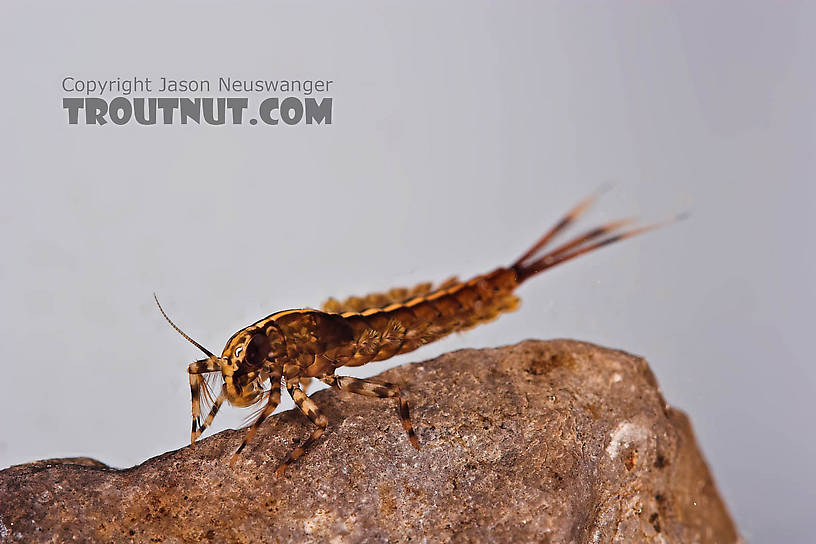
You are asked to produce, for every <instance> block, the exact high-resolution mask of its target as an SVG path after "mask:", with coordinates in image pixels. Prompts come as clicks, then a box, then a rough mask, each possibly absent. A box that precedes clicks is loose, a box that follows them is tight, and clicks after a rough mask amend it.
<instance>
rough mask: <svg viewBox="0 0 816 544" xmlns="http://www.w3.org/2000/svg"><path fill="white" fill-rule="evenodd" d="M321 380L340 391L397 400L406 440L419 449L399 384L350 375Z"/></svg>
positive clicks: (406, 403) (406, 402)
mask: <svg viewBox="0 0 816 544" xmlns="http://www.w3.org/2000/svg"><path fill="white" fill-rule="evenodd" d="M321 381H322V382H324V383H327V384H329V385H331V386H332V387H336V388H338V389H340V390H341V391H348V392H349V393H357V394H358V395H364V396H366V397H378V398H393V399H395V400H396V401H397V411H398V413H399V418H400V421H401V422H402V428H403V429H405V432H406V433H408V440H410V441H411V445H412V446H413V447H415V448H416V449H419V439H418V438H417V435H416V433H415V432H414V426H413V425H412V424H411V414H410V413H409V411H408V401H407V400H405V397H404V396H403V395H402V391H401V390H400V388H399V386H398V385H396V384H393V383H389V382H384V383H378V382H374V381H370V380H361V379H359V378H352V377H351V376H329V377H327V378H321Z"/></svg>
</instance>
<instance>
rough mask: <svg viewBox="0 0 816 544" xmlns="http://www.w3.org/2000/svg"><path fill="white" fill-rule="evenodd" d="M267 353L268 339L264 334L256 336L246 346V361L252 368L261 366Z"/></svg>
mask: <svg viewBox="0 0 816 544" xmlns="http://www.w3.org/2000/svg"><path fill="white" fill-rule="evenodd" d="M268 353H269V338H268V337H267V336H266V335H265V334H256V335H254V336H253V337H252V340H250V341H249V344H247V349H246V361H247V363H249V364H250V365H252V366H261V364H262V363H263V361H264V359H266V356H267V354H268Z"/></svg>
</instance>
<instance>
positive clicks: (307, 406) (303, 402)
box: [275, 379, 329, 476]
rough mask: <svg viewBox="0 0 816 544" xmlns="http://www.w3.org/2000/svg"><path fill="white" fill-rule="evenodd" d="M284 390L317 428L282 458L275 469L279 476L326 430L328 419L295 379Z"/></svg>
mask: <svg viewBox="0 0 816 544" xmlns="http://www.w3.org/2000/svg"><path fill="white" fill-rule="evenodd" d="M286 390H287V391H289V394H290V395H292V400H294V401H295V404H296V405H297V407H298V408H299V409H300V411H301V412H303V413H304V414H305V415H306V417H308V418H309V419H310V420H311V422H312V423H314V424H315V425H317V429H315V430H314V432H312V434H311V436H310V437H309V438H307V439H306V440H305V441H304V442H303V443H302V444H301V445H300V446H298V447H297V448H295V449H294V450H292V452H291V453H289V455H287V456H286V459H284V460H283V462H282V463H281V464H280V466H279V467H278V468H277V470H276V471H275V474H277V475H278V476H281V475H282V474H283V473H284V471H285V470H286V467H288V466H289V465H291V464H292V463H294V462H295V461H297V460H298V458H300V457H301V456H302V455H303V454H304V453H306V451H308V449H309V448H310V447H311V446H312V444H314V442H315V440H317V439H318V438H320V437H321V436H323V433H324V432H325V431H326V426H327V425H328V424H329V420H328V419H327V418H326V416H325V415H323V414H322V413H321V412H320V408H318V406H317V404H315V403H314V401H313V400H312V399H310V398H309V397H308V396H307V395H306V393H304V392H303V389H302V388H301V387H300V384H298V380H297V379H293V380H292V382H291V383H287V384H286Z"/></svg>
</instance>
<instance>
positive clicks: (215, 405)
mask: <svg viewBox="0 0 816 544" xmlns="http://www.w3.org/2000/svg"><path fill="white" fill-rule="evenodd" d="M226 398H227V388H226V386H223V385H222V386H221V392H220V393H218V397H216V399H215V402H213V405H212V408H211V409H210V413H209V414H207V417H206V418H204V423H202V424H201V425H200V426H199V427H198V430H197V431H193V435H192V437H191V442H192V444H195V441H196V440H198V437H199V436H201V434H202V433H203V432H204V429H206V428H207V427H209V426H210V424H211V423H212V422H213V419H215V415H216V414H217V413H218V410H219V409H220V408H221V405H222V404H223V403H224V399H226ZM192 444H191V445H192Z"/></svg>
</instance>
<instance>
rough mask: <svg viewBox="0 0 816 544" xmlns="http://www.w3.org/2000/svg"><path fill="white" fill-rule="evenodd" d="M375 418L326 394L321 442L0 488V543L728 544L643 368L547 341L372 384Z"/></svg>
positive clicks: (703, 477) (718, 514)
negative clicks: (378, 394) (380, 395)
mask: <svg viewBox="0 0 816 544" xmlns="http://www.w3.org/2000/svg"><path fill="white" fill-rule="evenodd" d="M378 378H380V379H384V380H388V381H392V382H395V383H398V384H403V386H404V387H403V389H404V391H405V392H406V393H407V395H408V398H409V400H410V402H411V411H412V419H413V422H414V426H415V428H416V430H417V433H418V435H419V439H420V441H421V443H422V445H423V448H422V450H421V451H416V450H415V449H414V448H412V447H411V445H410V444H409V442H408V439H407V437H406V436H405V433H404V432H403V430H402V427H401V426H400V423H399V419H398V418H397V414H396V410H395V407H394V404H393V403H392V401H389V400H383V399H370V398H365V397H360V396H358V395H353V394H350V393H344V392H338V391H336V390H325V391H320V392H318V393H316V394H315V395H314V396H313V399H314V400H315V401H316V402H317V404H318V405H320V406H321V408H322V409H323V411H324V413H325V414H326V415H327V416H328V417H329V421H330V423H329V428H328V430H327V432H326V434H325V435H324V437H323V438H322V439H321V440H320V441H318V443H317V444H316V446H315V447H314V448H313V449H312V451H311V452H310V453H309V454H308V455H306V456H305V457H303V458H301V459H300V460H299V461H298V462H296V463H295V464H294V465H292V466H291V467H290V468H289V470H288V471H287V473H286V474H285V475H284V476H283V477H281V478H278V477H276V476H275V474H274V471H275V468H276V467H277V465H278V463H279V462H280V460H281V459H282V458H283V457H284V456H285V455H286V454H287V453H288V452H289V451H290V450H291V449H292V448H293V444H295V443H296V442H299V441H300V440H301V439H303V438H305V437H306V436H307V435H308V433H309V432H310V430H311V428H310V426H309V424H308V422H307V421H306V419H305V417H303V416H302V415H300V414H298V413H296V412H294V411H289V412H285V413H283V414H281V415H278V416H275V417H272V418H270V419H268V420H267V422H266V423H264V425H263V426H262V428H261V430H260V431H259V432H258V435H257V436H256V438H255V440H253V441H252V442H251V443H250V445H249V446H248V447H247V449H246V450H245V451H244V453H243V454H242V456H241V458H240V459H239V461H238V462H237V463H236V465H235V468H234V469H230V467H229V465H228V462H229V459H230V456H231V455H232V453H233V452H234V451H235V449H236V447H237V446H238V444H239V443H240V440H241V436H242V432H241V431H224V432H221V433H219V434H217V435H215V436H212V437H210V438H206V439H204V440H202V441H200V442H199V443H198V444H197V446H196V447H195V449H191V448H189V447H186V448H182V449H180V450H177V451H172V452H169V453H166V454H163V455H160V456H158V457H155V458H153V459H149V460H148V461H146V462H144V463H143V464H141V465H138V466H136V467H133V468H129V469H125V470H117V469H112V468H109V467H106V466H105V465H102V464H101V463H98V462H96V461H93V460H90V459H82V458H78V459H77V458H74V459H64V460H49V461H39V462H36V463H29V464H26V465H18V466H14V467H11V468H9V469H6V470H4V471H2V472H0V541H2V542H17V541H20V542H70V541H80V542H117V543H118V542H229V543H261V542H338V543H339V542H409V541H411V542H450V541H456V542H547V543H564V544H567V543H573V542H576V543H582V542H627V543H628V542H654V543H675V542H677V543H695V542H701V543H703V542H706V543H707V542H712V543H714V542H717V543H731V542H740V538H739V536H738V534H737V531H736V528H735V526H734V524H733V522H732V521H731V519H730V517H729V515H728V512H727V510H726V507H725V505H724V504H723V501H722V499H721V498H720V496H719V494H718V492H717V489H716V487H715V485H714V482H713V480H712V478H711V475H710V473H709V471H708V468H707V467H706V464H705V462H704V460H703V458H702V456H701V454H700V452H699V450H698V448H697V445H696V443H695V440H694V437H693V434H692V431H691V427H690V425H689V421H688V419H687V418H686V416H685V415H683V414H682V413H681V412H678V411H676V410H673V409H671V408H670V407H669V406H668V405H667V404H666V402H665V400H664V399H663V397H662V395H661V394H660V391H659V389H658V386H657V383H656V382H655V378H654V376H653V375H652V373H651V371H650V370H649V368H648V365H647V364H646V362H645V361H644V360H643V359H640V358H638V357H635V356H632V355H629V354H626V353H624V352H621V351H614V350H609V349H605V348H601V347H597V346H593V345H591V344H586V343H581V342H575V341H569V340H555V341H549V342H542V341H526V342H523V343H521V344H518V345H516V346H509V347H504V348H498V349H486V350H479V351H477V350H464V351H458V352H453V353H448V354H446V355H443V356H441V357H439V358H437V359H435V360H432V361H427V362H424V363H417V364H412V365H406V366H402V367H398V368H395V369H392V370H389V371H387V372H385V373H384V374H382V375H381V376H378Z"/></svg>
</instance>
